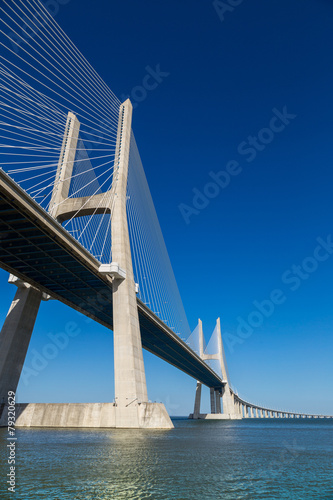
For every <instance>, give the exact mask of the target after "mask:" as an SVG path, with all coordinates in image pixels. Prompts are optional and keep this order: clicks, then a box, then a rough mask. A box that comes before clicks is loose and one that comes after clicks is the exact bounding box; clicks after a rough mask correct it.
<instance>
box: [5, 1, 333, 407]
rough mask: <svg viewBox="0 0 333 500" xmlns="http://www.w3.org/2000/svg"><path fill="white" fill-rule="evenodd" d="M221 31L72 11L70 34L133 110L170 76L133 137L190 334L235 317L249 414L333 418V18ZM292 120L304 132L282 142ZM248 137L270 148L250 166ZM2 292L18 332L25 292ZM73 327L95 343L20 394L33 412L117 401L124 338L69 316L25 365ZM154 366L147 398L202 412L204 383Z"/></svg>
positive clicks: (248, 18)
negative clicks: (263, 314)
mask: <svg viewBox="0 0 333 500" xmlns="http://www.w3.org/2000/svg"><path fill="white" fill-rule="evenodd" d="M226 3H227V0H226ZM220 17H222V13H221V12H220V16H219V15H218V13H217V11H216V10H215V8H214V6H213V3H212V2H210V1H209V2H207V1H205V0H198V1H196V2H193V1H189V0H184V1H182V2H179V1H175V0H170V1H169V2H156V1H152V0H147V1H145V2H137V1H134V0H131V1H128V0H124V1H122V2H114V1H106V0H100V1H97V2H93V3H92V2H91V1H90V2H89V1H87V0H70V1H69V2H68V3H67V4H65V5H61V6H60V9H59V12H58V14H57V16H56V20H57V22H58V23H59V24H60V25H61V26H62V28H63V29H64V30H65V31H66V32H67V34H68V35H69V37H70V38H71V39H72V40H73V42H74V43H75V44H76V45H77V46H78V48H79V49H80V50H81V52H82V53H83V54H84V55H85V56H86V57H87V58H88V60H89V61H90V62H91V63H92V65H93V66H94V67H95V69H96V70H97V71H98V72H99V73H100V75H101V76H102V77H103V78H104V80H105V81H106V82H107V83H108V85H109V86H110V88H111V89H112V90H113V91H114V92H115V94H116V95H117V96H118V97H119V98H121V96H122V95H127V94H131V92H132V90H133V89H135V87H137V86H141V85H142V82H143V81H144V78H145V76H146V75H147V69H146V68H147V66H149V67H150V68H153V69H155V68H156V66H157V65H160V71H161V72H163V73H167V74H168V75H164V76H163V77H161V80H162V81H161V82H160V83H159V85H158V86H157V88H156V89H154V90H149V91H148V92H147V96H146V98H145V99H144V100H142V101H141V102H139V103H137V104H138V105H137V106H136V107H135V110H134V121H133V129H134V132H135V135H136V140H137V143H138V147H139V150H140V153H141V157H142V161H143V164H144V167H145V171H146V175H147V178H148V182H149V185H150V188H151V191H152V196H153V199H154V201H155V206H156V210H157V213H158V216H159V220H160V224H161V227H162V231H163V234H164V238H165V241H166V245H167V248H168V251H169V254H170V258H171V261H172V264H173V268H174V272H175V275H176V279H177V282H178V286H179V289H180V292H181V295H182V298H183V302H184V306H185V310H186V312H187V315H188V319H189V323H190V326H191V328H192V330H193V329H194V328H195V326H196V323H197V319H198V316H199V317H200V318H201V319H202V320H203V324H204V332H205V335H206V338H207V340H208V338H209V335H210V334H211V332H212V331H213V329H214V324H215V320H216V318H217V317H218V316H221V318H222V328H223V332H224V333H226V332H228V334H229V336H228V339H229V347H228V345H226V355H227V360H228V365H229V372H230V376H231V380H232V383H233V385H234V386H235V387H236V388H237V390H238V392H239V393H240V394H241V395H242V396H243V397H245V398H246V399H249V400H251V401H253V402H257V403H260V404H263V405H269V406H276V407H279V408H282V409H283V408H286V409H291V410H295V411H309V412H323V413H324V412H327V413H331V414H332V413H333V399H332V385H333V370H332V351H333V254H329V252H327V250H324V249H323V248H322V249H321V250H320V251H318V250H317V252H316V253H315V255H316V258H314V257H313V255H314V252H315V250H316V249H317V247H318V242H317V238H322V240H323V241H327V238H328V236H329V235H331V234H332V235H333V218H332V185H333V173H332V163H333V149H332V134H333V118H332V117H333V100H332V87H333V60H332V53H333V38H332V23H333V5H332V3H331V2H330V1H328V0H318V1H316V2H315V1H310V0H295V1H293V2H289V1H287V0H279V1H277V0H270V2H261V1H259V0H244V2H243V3H241V4H240V5H239V6H238V7H236V8H234V10H233V11H230V12H226V13H225V16H224V17H225V18H224V20H223V22H222V20H221V19H220ZM137 92H139V91H137ZM135 95H136V96H138V95H140V94H138V93H137V94H135ZM132 101H133V102H134V103H135V102H136V99H132ZM285 106H286V108H287V112H288V114H290V115H293V118H290V119H289V121H290V123H289V124H286V123H285V126H284V129H283V130H281V131H279V132H278V131H277V130H276V129H277V127H278V125H279V126H280V127H279V128H282V127H281V124H282V122H281V121H276V120H275V121H274V122H272V121H271V120H272V118H273V117H274V116H276V113H277V112H281V113H282V111H283V108H284V107H285ZM273 109H275V113H274V112H273ZM276 110H277V111H276ZM295 115H296V116H295ZM284 120H285V121H287V120H286V119H284ZM270 124H271V126H273V128H274V131H273V132H270V131H267V130H264V131H263V130H262V129H263V128H267V127H269V126H270ZM272 124H273V125H272ZM250 136H252V137H261V138H262V140H263V141H266V143H265V145H263V142H261V141H260V140H259V142H258V141H257V142H255V144H256V146H255V147H256V148H257V150H252V152H250V151H248V152H247V153H246V150H247V148H248V147H253V146H249V145H248V142H249V141H250V142H251V141H255V139H249V137H250ZM239 148H240V149H239ZM254 151H255V153H254ZM254 156H255V158H254ZM252 158H253V159H252ZM232 160H234V161H235V162H237V164H238V167H237V171H239V172H240V173H239V174H238V175H234V176H232V177H231V179H230V183H229V185H228V186H227V187H225V188H224V189H221V190H220V192H219V194H218V195H217V196H216V197H215V198H213V199H210V201H209V203H208V205H207V207H206V208H204V209H200V210H199V209H197V208H196V210H197V212H198V213H196V214H193V215H192V216H190V219H189V221H190V223H189V224H186V223H185V221H184V218H183V216H182V214H181V212H180V210H179V205H180V204H181V203H183V204H186V205H188V206H189V207H192V208H193V197H194V192H193V189H197V190H199V191H200V192H201V193H202V192H203V191H204V189H205V188H206V189H207V183H208V182H211V181H212V179H211V177H210V176H209V173H210V172H215V173H218V172H219V171H221V170H225V169H226V166H227V164H228V162H230V161H232ZM249 160H252V161H249ZM326 246H327V245H326ZM329 250H330V248H329ZM326 257H327V258H326ZM309 258H310V259H309ZM304 259H305V260H304ZM294 265H295V266H298V265H300V266H305V268H306V269H308V270H309V272H308V273H306V271H304V267H303V270H302V269H298V270H297V268H293V266H294ZM295 273H299V274H300V276H302V277H299V278H298V281H297V280H296V279H295V278H294V279H293V280H292V276H294V275H295ZM282 276H284V278H282ZM305 276H306V278H305ZM0 278H1V285H2V286H1V293H2V296H1V303H0V307H1V310H0V313H1V317H2V318H4V317H5V314H6V313H7V310H8V307H9V305H10V301H11V299H12V297H13V295H14V292H15V289H14V287H13V286H10V285H7V284H6V280H7V275H6V273H4V272H1V274H0ZM296 287H297V289H296V290H292V288H296ZM274 289H279V290H281V292H282V293H283V303H282V304H280V305H276V306H275V310H274V312H273V313H272V314H271V315H270V316H269V317H267V318H265V319H264V321H261V322H260V323H261V324H260V325H259V326H257V327H254V328H253V331H252V332H251V334H250V335H248V336H247V338H246V339H244V338H243V339H240V336H239V335H238V333H237V328H238V325H239V322H240V320H239V318H240V317H241V318H243V319H244V320H245V321H247V318H248V316H249V315H251V313H252V312H253V311H254V310H255V309H256V307H255V305H254V304H253V303H254V301H257V302H259V303H260V302H262V301H264V300H265V299H268V298H269V297H270V294H271V293H272V291H273V290H274ZM281 302H282V300H281ZM266 305H267V304H266ZM250 317H251V319H252V320H253V318H254V320H255V318H257V316H255V315H253V314H252V316H250ZM69 321H74V322H76V323H77V327H78V328H80V329H81V333H80V334H79V335H78V336H77V337H75V338H73V339H71V340H70V343H69V345H68V346H67V348H66V349H64V350H62V351H60V352H59V354H58V355H57V357H56V358H55V359H53V360H49V361H48V364H47V366H46V367H45V368H44V369H42V370H41V371H40V373H39V374H38V375H36V376H34V375H32V376H31V377H30V378H29V383H28V385H25V384H23V383H22V381H21V383H20V385H19V390H18V396H19V399H20V400H21V401H31V402H33V401H37V402H38V401H50V402H53V401H54V402H56V401H110V400H112V398H113V352H112V334H111V332H109V331H107V330H106V329H105V328H103V327H101V326H99V325H97V324H93V323H87V322H86V319H85V318H84V317H82V316H80V315H78V314H77V313H76V312H75V311H72V310H70V309H69V308H67V307H66V306H64V305H62V304H59V303H56V302H49V303H43V304H42V307H41V310H40V313H39V316H38V320H37V323H36V327H35V331H34V334H33V338H32V341H31V345H30V348H29V352H28V356H27V360H26V366H28V367H30V366H31V363H32V359H33V350H34V349H35V350H36V351H38V352H42V349H43V347H44V346H45V344H47V343H48V342H50V340H49V339H48V336H47V335H48V333H53V334H55V333H57V332H61V331H63V330H64V328H65V326H66V324H67V323H68V322H69ZM230 339H231V340H230ZM237 339H238V341H239V340H242V341H243V342H242V343H239V342H238V341H237ZM234 342H237V343H236V344H234ZM231 344H234V346H233V348H230V345H231ZM145 366H146V375H147V382H148V391H149V397H150V398H151V399H152V400H158V401H160V400H162V401H163V402H164V403H165V404H166V406H167V408H168V410H169V412H170V413H171V414H178V415H179V414H187V413H189V411H190V410H192V406H193V399H194V390H195V381H194V380H192V379H190V378H189V377H188V376H186V375H184V374H182V373H181V372H179V371H178V370H176V369H175V368H173V367H171V366H169V365H167V364H166V363H164V362H162V361H161V360H159V359H158V358H156V357H153V356H152V355H150V354H149V353H145ZM203 403H204V405H203V409H206V410H207V409H208V394H207V392H205V393H204V401H203Z"/></svg>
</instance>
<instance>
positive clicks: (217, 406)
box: [190, 318, 242, 420]
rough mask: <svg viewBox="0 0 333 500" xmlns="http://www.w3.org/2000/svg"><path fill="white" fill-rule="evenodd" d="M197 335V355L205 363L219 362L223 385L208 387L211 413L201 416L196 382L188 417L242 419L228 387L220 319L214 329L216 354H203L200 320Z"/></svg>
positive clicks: (199, 389) (199, 392) (199, 396)
mask: <svg viewBox="0 0 333 500" xmlns="http://www.w3.org/2000/svg"><path fill="white" fill-rule="evenodd" d="M198 333H199V354H200V357H201V358H202V359H203V360H205V361H207V360H217V361H218V362H219V365H220V372H221V374H222V380H223V384H221V387H210V388H209V389H210V409H211V412H210V413H208V414H202V413H201V412H200V406H201V389H202V384H201V382H200V381H197V387H196V393H195V403H194V411H193V414H191V415H190V418H193V419H199V418H204V419H217V420H220V419H240V418H242V415H241V413H240V412H239V411H238V409H237V408H236V404H235V401H234V394H233V392H232V390H231V388H230V385H229V380H228V374H227V366H226V360H225V356H224V354H223V352H224V351H223V341H222V334H221V321H220V318H218V319H217V321H216V329H215V331H214V333H215V334H216V336H217V352H216V353H214V354H207V353H205V352H204V336H203V328H202V321H201V320H200V319H199V322H198ZM213 335H214V334H213ZM221 399H222V409H221ZM222 410H223V411H222Z"/></svg>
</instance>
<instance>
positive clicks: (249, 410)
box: [248, 406, 253, 418]
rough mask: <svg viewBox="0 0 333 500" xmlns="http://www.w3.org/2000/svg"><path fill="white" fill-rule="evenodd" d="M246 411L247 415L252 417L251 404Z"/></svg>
mask: <svg viewBox="0 0 333 500" xmlns="http://www.w3.org/2000/svg"><path fill="white" fill-rule="evenodd" d="M248 412H249V417H250V418H253V413H252V406H249V407H248Z"/></svg>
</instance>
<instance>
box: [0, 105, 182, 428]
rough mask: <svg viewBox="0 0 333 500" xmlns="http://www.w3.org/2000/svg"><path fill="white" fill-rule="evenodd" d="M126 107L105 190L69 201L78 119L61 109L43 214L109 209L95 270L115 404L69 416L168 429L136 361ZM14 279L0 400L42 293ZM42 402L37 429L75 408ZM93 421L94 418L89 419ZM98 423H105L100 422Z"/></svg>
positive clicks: (15, 373) (66, 215)
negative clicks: (105, 257)
mask: <svg viewBox="0 0 333 500" xmlns="http://www.w3.org/2000/svg"><path fill="white" fill-rule="evenodd" d="M132 109H133V108H132V104H131V102H130V100H129V99H127V101H125V102H124V103H123V104H121V106H120V110H119V120H118V131H117V142H116V152H115V164H114V172H113V180H112V185H111V189H110V190H109V191H108V192H107V193H100V194H95V195H93V196H81V197H77V198H74V197H71V196H69V193H70V185H71V178H72V173H73V166H74V162H75V155H76V150H77V143H78V138H79V130H80V122H79V120H78V118H77V117H76V115H75V114H74V113H72V112H69V113H68V116H67V122H66V128H65V134H64V138H63V143H62V148H61V152H60V158H59V162H58V166H57V172H56V177H55V183H54V188H53V192H52V196H51V201H50V208H49V212H50V215H52V216H53V218H55V219H56V220H57V221H58V222H59V223H62V222H64V221H66V220H69V219H72V218H76V217H82V216H87V215H95V214H104V213H109V214H110V216H111V250H112V252H111V253H112V262H111V263H110V264H102V265H101V266H100V268H99V271H100V272H101V273H102V274H104V275H105V274H107V275H109V277H110V287H111V288H112V307H113V334H114V335H113V336H114V381H115V403H114V404H111V403H110V404H107V405H104V407H102V406H101V407H100V408H99V410H98V411H99V412H100V415H99V416H98V417H97V418H96V408H95V406H94V405H95V404H83V405H82V406H81V407H80V410H79V413H77V418H76V419H77V421H79V420H80V421H81V423H82V419H83V420H84V421H85V425H86V427H90V426H91V427H99V426H106V427H117V428H163V429H170V428H173V424H172V422H171V419H170V417H169V415H168V413H167V411H166V409H165V407H164V405H163V404H162V403H150V402H149V401H148V395H147V385H146V377H145V369H144V362H143V353H142V342H141V332H140V324H139V315H138V307H137V297H136V285H135V282H134V275H133V264H132V254H131V246H130V239H129V231H128V221H127V208H126V199H127V178H128V165H129V154H130V142H131V132H132ZM16 284H17V285H18V286H19V289H18V292H17V294H16V296H15V299H14V302H13V304H12V306H11V309H10V312H9V314H8V317H7V320H6V322H5V324H4V327H3V329H2V332H1V337H0V346H1V347H2V351H1V353H0V374H1V375H2V385H1V386H0V389H1V390H2V389H3V390H2V392H1V393H0V396H2V397H6V396H7V394H8V390H13V391H16V386H17V384H18V381H19V377H20V374H21V370H22V366H23V363H24V359H25V356H26V352H27V349H28V345H29V341H30V337H31V334H32V330H33V326H34V323H35V320H36V316H37V312H38V309H39V305H40V301H41V299H42V297H43V294H42V292H40V291H39V290H36V289H34V288H32V287H30V285H27V284H25V283H24V282H21V281H20V280H19V281H18V283H16ZM44 295H45V294H44ZM19 345H20V347H18V346H19ZM1 356H2V357H1ZM2 358H3V359H2ZM2 372H5V374H6V376H3V373H2ZM2 386H3V387H2ZM2 393H3V394H2ZM0 402H1V401H0ZM28 406H29V405H28ZM49 406H50V405H47V404H45V418H44V420H43V426H51V427H53V426H56V427H60V426H65V427H66V426H67V425H66V419H67V420H68V418H69V417H68V418H67V413H68V415H69V414H70V413H71V412H72V411H73V412H74V413H75V412H76V411H77V408H76V406H77V405H72V410H70V411H69V410H68V408H67V407H68V405H58V406H59V407H57V405H52V406H54V408H51V409H50V408H49ZM56 407H57V408H56ZM31 411H33V410H31ZM103 412H104V413H103ZM55 413H57V414H58V415H57V418H55ZM102 413H103V414H102ZM21 420H24V418H23V419H21ZM73 420H75V418H74V419H73V417H71V426H74V427H75V423H74V422H73ZM96 420H98V421H99V423H97V424H96ZM102 421H104V422H107V425H103V424H102V423H101V422H102ZM59 422H62V424H64V425H62V424H59ZM67 423H68V424H69V420H68V422H67ZM73 424H74V425H73ZM23 426H25V425H23ZM78 426H79V425H78Z"/></svg>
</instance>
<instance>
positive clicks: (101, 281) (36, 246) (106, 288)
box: [0, 170, 223, 388]
mask: <svg viewBox="0 0 333 500" xmlns="http://www.w3.org/2000/svg"><path fill="white" fill-rule="evenodd" d="M0 267H2V268H3V269H5V270H6V271H9V272H10V273H12V274H14V275H15V276H17V277H19V278H21V279H23V280H24V281H27V282H28V283H31V284H32V285H34V286H37V287H38V288H40V289H41V290H43V291H44V292H46V293H48V294H49V295H51V296H52V297H54V298H55V299H57V300H59V301H61V302H63V303H65V304H67V305H69V306H70V307H72V308H74V309H76V310H78V311H80V312H82V313H83V314H85V315H86V316H89V317H91V318H93V319H94V320H95V321H97V322H99V323H101V324H102V325H104V326H106V327H107V328H109V329H111V330H112V286H111V279H110V278H109V277H108V276H102V275H101V274H100V273H99V272H98V268H99V262H98V261H97V260H96V259H95V258H94V257H93V256H92V255H91V254H90V253H89V252H88V251H87V250H85V249H84V248H83V247H82V246H81V245H80V244H79V243H78V242H77V241H76V240H75V239H74V238H72V237H71V236H70V235H69V233H67V231H65V230H64V229H63V228H62V227H61V225H60V224H58V223H57V222H56V221H55V220H54V219H53V218H52V217H51V216H50V215H49V214H48V213H47V212H45V210H43V209H42V208H41V207H40V206H39V205H38V204H37V203H36V202H35V201H34V200H33V199H32V198H31V197H30V196H29V195H27V193H26V192H25V191H24V190H23V189H21V188H20V187H19V186H18V185H17V184H16V183H15V182H14V181H13V180H12V179H11V178H10V177H9V176H8V175H7V174H6V173H5V172H3V171H2V170H0ZM138 311H139V320H140V329H141V338H142V345H143V347H144V348H145V349H147V350H148V351H150V352H152V353H153V354H155V355H157V356H159V357H160V358H162V359H164V360H165V361H167V362H168V363H170V364H172V365H174V366H176V367H177V368H179V369H180V370H182V371H184V372H185V373H187V374H188V375H190V376H192V377H194V378H195V379H197V380H200V381H201V382H202V383H203V384H205V385H207V386H208V387H215V388H221V387H222V385H223V382H222V381H221V379H220V378H219V377H218V375H217V374H216V373H215V372H214V371H213V370H212V369H211V368H210V367H209V366H208V365H206V363H204V361H202V360H201V358H200V357H199V356H198V355H197V354H196V353H195V352H194V351H193V350H192V349H191V348H190V347H189V346H188V345H187V344H186V343H185V342H183V341H182V340H181V339H180V338H179V337H178V335H176V334H175V333H174V332H173V331H172V330H171V329H170V328H169V327H168V326H167V325H165V324H164V323H163V322H162V321H161V320H160V319H159V318H158V317H157V316H156V315H155V314H154V313H153V312H152V311H150V310H149V309H148V308H147V307H146V306H145V305H144V304H143V303H142V302H141V301H140V300H139V299H138Z"/></svg>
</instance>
